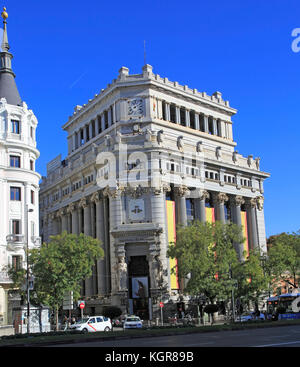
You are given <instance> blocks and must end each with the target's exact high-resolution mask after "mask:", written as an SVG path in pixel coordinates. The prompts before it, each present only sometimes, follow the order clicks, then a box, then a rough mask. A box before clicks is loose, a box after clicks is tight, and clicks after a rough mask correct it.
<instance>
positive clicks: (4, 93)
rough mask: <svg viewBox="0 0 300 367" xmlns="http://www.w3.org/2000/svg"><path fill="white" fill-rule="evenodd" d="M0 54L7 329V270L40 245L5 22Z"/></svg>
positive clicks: (22, 110) (29, 149)
mask: <svg viewBox="0 0 300 367" xmlns="http://www.w3.org/2000/svg"><path fill="white" fill-rule="evenodd" d="M1 15H2V17H3V19H4V22H3V24H4V27H3V39H2V43H1V51H0V213H1V215H0V325H7V324H10V325H12V322H13V320H12V310H13V307H14V306H16V305H18V304H19V301H20V297H19V296H17V295H16V293H14V292H12V281H11V279H10V278H9V276H8V273H7V266H8V265H9V266H14V267H15V268H18V267H26V255H25V251H26V247H27V245H28V247H29V248H32V247H34V246H36V245H39V244H40V237H39V212H38V209H39V204H38V200H39V195H38V192H39V180H40V178H41V176H40V175H39V174H38V173H37V172H36V171H35V161H36V160H37V159H38V157H39V154H40V153H39V151H38V150H37V147H36V128H37V124H38V122H37V119H36V117H35V115H34V113H33V112H32V110H30V109H28V107H27V105H26V103H25V102H24V101H22V99H21V97H20V94H19V91H18V89H17V86H16V82H15V74H14V72H13V70H12V67H11V60H12V58H13V55H12V54H11V53H10V52H9V44H8V38H7V29H6V19H7V13H6V11H5V9H4V11H3V12H2V14H1Z"/></svg>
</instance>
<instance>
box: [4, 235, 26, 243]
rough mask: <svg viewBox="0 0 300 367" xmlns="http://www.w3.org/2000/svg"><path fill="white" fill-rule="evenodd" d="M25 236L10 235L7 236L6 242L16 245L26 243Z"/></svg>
mask: <svg viewBox="0 0 300 367" xmlns="http://www.w3.org/2000/svg"><path fill="white" fill-rule="evenodd" d="M24 237H25V236H24V235H23V234H9V235H7V236H6V242H9V243H16V242H22V243H23V242H24Z"/></svg>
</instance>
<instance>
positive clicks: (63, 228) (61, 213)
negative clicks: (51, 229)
mask: <svg viewBox="0 0 300 367" xmlns="http://www.w3.org/2000/svg"><path fill="white" fill-rule="evenodd" d="M58 216H59V217H60V218H61V232H63V231H67V230H68V217H67V213H66V209H65V208H61V209H59V211H58Z"/></svg>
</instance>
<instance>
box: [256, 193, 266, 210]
mask: <svg viewBox="0 0 300 367" xmlns="http://www.w3.org/2000/svg"><path fill="white" fill-rule="evenodd" d="M256 203H257V209H258V210H263V208H264V197H263V196H258V197H257V198H256Z"/></svg>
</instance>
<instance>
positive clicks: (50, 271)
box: [10, 231, 104, 325]
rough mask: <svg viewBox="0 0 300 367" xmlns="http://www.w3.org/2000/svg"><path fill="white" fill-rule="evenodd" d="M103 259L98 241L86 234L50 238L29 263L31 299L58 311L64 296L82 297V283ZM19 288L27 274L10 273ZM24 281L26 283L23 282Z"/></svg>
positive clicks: (31, 256) (34, 251)
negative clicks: (98, 261)
mask: <svg viewBox="0 0 300 367" xmlns="http://www.w3.org/2000/svg"><path fill="white" fill-rule="evenodd" d="M103 256H104V251H103V249H102V248H101V244H100V242H99V240H98V239H95V238H92V237H89V236H85V235H84V234H82V233H81V234H80V235H75V234H68V233H67V232H66V231H65V232H63V233H62V234H60V235H57V236H51V237H50V242H49V243H43V244H42V246H41V247H40V248H38V249H33V250H30V252H29V264H30V269H31V274H32V275H33V276H34V292H32V293H34V294H33V296H34V297H32V298H31V299H33V298H34V299H35V300H37V301H38V302H40V303H43V304H45V305H48V306H50V307H51V308H53V309H54V310H55V311H56V325H57V324H58V322H57V321H58V310H59V308H60V306H61V305H62V303H63V299H64V295H65V294H66V292H68V291H73V295H74V298H75V299H77V298H78V297H79V295H80V288H81V282H82V280H83V279H85V278H88V277H90V276H91V275H92V267H93V265H94V264H95V261H96V260H97V259H99V258H102V257H103ZM10 273H11V275H12V277H13V279H14V280H15V282H16V286H18V285H20V284H22V283H23V284H24V275H25V273H26V272H25V271H23V270H22V271H18V272H14V271H13V270H12V269H11V271H10ZM22 278H23V280H22Z"/></svg>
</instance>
